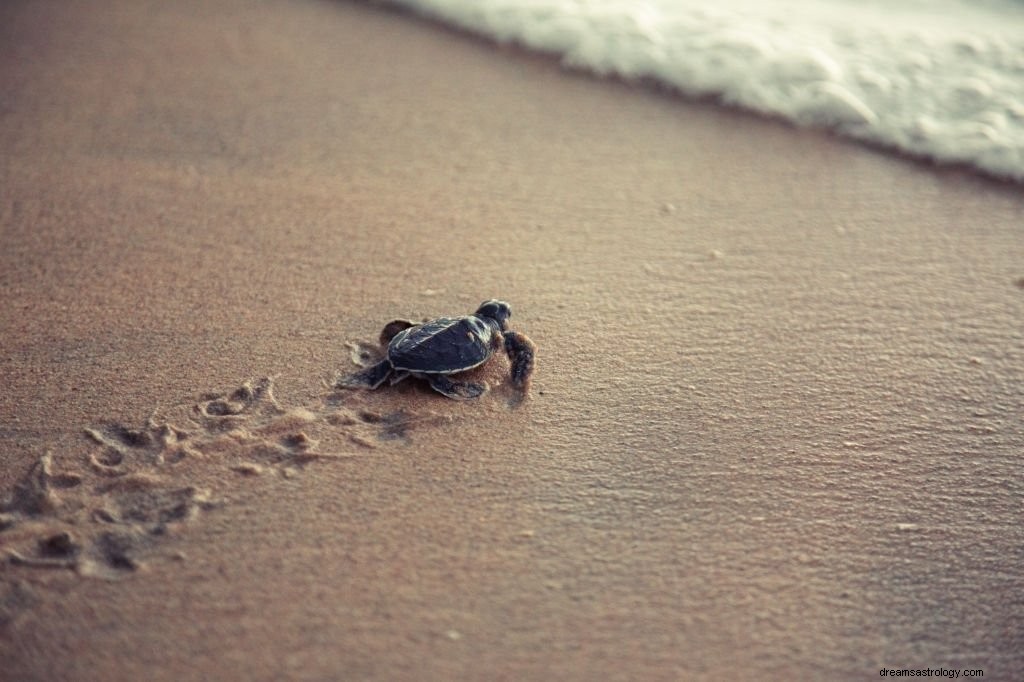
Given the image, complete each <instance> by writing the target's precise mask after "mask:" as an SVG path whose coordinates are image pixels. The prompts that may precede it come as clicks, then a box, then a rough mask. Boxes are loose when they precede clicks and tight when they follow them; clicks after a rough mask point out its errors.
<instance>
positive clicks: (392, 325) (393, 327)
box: [380, 320, 416, 348]
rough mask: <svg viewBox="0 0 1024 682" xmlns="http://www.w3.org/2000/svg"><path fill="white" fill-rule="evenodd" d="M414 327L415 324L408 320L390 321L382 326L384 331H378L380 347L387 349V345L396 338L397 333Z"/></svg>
mask: <svg viewBox="0 0 1024 682" xmlns="http://www.w3.org/2000/svg"><path fill="white" fill-rule="evenodd" d="M415 326H416V323H415V322H411V321H409V320H391V321H390V322H388V323H387V324H386V325H384V329H382V330H381V331H380V345H382V346H384V347H385V348H387V346H388V344H389V343H391V339H393V338H395V337H396V336H398V333H399V332H402V331H405V330H406V329H409V328H410V327H415Z"/></svg>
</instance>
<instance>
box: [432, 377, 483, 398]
mask: <svg viewBox="0 0 1024 682" xmlns="http://www.w3.org/2000/svg"><path fill="white" fill-rule="evenodd" d="M424 378H425V379H426V380H427V381H429V382H430V387H431V388H432V389H434V390H435V391H437V392H438V393H440V394H442V395H446V396H448V397H449V398H452V399H454V400H472V399H473V398H479V397H480V396H482V395H483V394H484V391H486V390H487V387H486V386H484V385H483V384H476V383H473V382H470V381H452V380H451V379H449V378H448V377H446V376H445V375H443V374H428V375H426V376H425V377H424Z"/></svg>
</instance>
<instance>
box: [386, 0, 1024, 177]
mask: <svg viewBox="0 0 1024 682" xmlns="http://www.w3.org/2000/svg"><path fill="white" fill-rule="evenodd" d="M390 1H391V2H392V3H393V4H397V5H402V6H405V7H408V8H410V9H413V10H414V11H416V12H419V13H422V14H424V15H427V16H430V17H432V18H435V19H439V20H441V21H444V22H448V23H450V24H453V25H456V26H458V27H460V28H463V29H467V30H469V31H472V32H474V33H477V34H481V35H484V36H487V37H490V38H492V39H494V40H496V41H499V42H511V43H516V44H519V45H522V46H524V47H526V48H529V49H534V50H538V51H543V52H548V53H553V54H557V55H560V57H561V59H562V62H563V63H564V64H565V65H566V66H567V67H570V68H574V69H582V70H586V71H591V72H593V73H595V74H598V75H614V76H618V77H624V78H649V79H654V80H656V81H659V82H661V83H662V84H664V85H667V86H669V87H670V88H672V89H674V90H676V91H679V92H681V93H684V94H686V95H691V96H696V97H713V98H716V99H717V100H718V101H720V102H721V103H723V104H726V105H732V106H737V107H741V108H744V109H748V110H753V111H756V112H760V113H763V114H768V115H772V116H778V117H782V118H784V119H787V120H789V121H792V122H793V123H795V124H797V125H809V126H816V127H823V128H829V129H831V130H833V131H835V132H836V133H838V134H840V135H843V136H847V137H850V138H853V139H856V140H861V141H865V142H869V143H872V144H875V145H879V146H882V147H885V148H888V149H895V150H900V151H902V152H905V153H907V154H910V155H912V156H915V157H920V158H927V159H931V160H934V161H936V162H940V163H960V164H966V165H969V166H973V167H975V168H976V169H978V170H979V171H981V172H983V173H986V174H989V175H992V176H996V177H999V178H1003V179H1010V180H1016V181H1018V182H1024V2H1021V0H760V1H758V0H715V1H714V2H709V1H700V0H390Z"/></svg>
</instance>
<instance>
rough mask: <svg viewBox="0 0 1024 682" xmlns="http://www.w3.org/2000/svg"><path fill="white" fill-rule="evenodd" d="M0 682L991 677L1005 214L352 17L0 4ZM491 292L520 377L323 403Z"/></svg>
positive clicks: (814, 146)
mask: <svg viewBox="0 0 1024 682" xmlns="http://www.w3.org/2000/svg"><path fill="white" fill-rule="evenodd" d="M0 93H2V95H0V239H2V244H3V248H2V249H0V292H2V298H3V305H2V306H0V383H2V386H3V388H2V390H0V448H2V454H0V457H2V460H0V461H2V466H0V559H2V560H0V671H2V672H0V678H2V679H4V680H8V679H9V680H12V681H13V680H19V681H21V680H25V681H28V680H55V679H66V680H138V679H148V680H182V679H197V680H198V679H210V680H271V679H289V680H598V679H600V680H678V679H708V680H711V679H716V680H720V679H848V680H856V679H875V678H878V676H879V670H880V669H882V668H914V669H921V668H933V669H936V668H940V667H944V668H946V669H980V670H984V676H985V678H986V679H1013V678H1015V677H1016V676H1019V675H1020V671H1021V670H1022V669H1024V615H1022V614H1024V602H1022V595H1024V570H1022V568H1021V566H1022V565H1024V483H1022V479H1021V473H1020V472H1021V466H1022V463H1024V462H1022V457H1024V428H1022V416H1024V326H1022V324H1021V320H1024V233H1022V225H1024V192H1022V189H1021V186H1019V185H1013V184H1004V183H999V182H995V181H990V180H987V179H984V178H981V177H977V176H975V175H973V174H971V173H970V172H969V171H967V170H963V169H957V168H935V167H932V166H930V165H927V164H922V163H918V162H913V161H908V160H904V159H901V158H898V157H896V156H893V155H889V154H884V153H881V152H878V151H874V150H871V149H867V148H864V147H861V146H858V145H856V144H853V143H850V142H846V141H842V140H838V139H835V138H833V137H832V136H830V135H828V134H826V133H821V132H814V131H807V130H798V129H795V128H793V127H791V126H789V125H786V124H784V123H781V122H778V121H773V120H766V119H762V118H758V117H755V116H751V115H746V114H742V113H736V112H733V111H729V110H726V109H723V108H720V107H717V106H715V105H713V104H706V103H693V102H687V101H685V100H683V99H681V98H679V97H676V96H673V95H671V94H667V93H661V92H657V91H655V89H653V88H650V87H646V86H644V85H640V84H629V83H622V82H614V81H602V80H598V79H595V78H591V77H588V76H585V75H582V74H575V73H571V72H567V71H565V70H564V69H562V68H560V67H559V65H558V64H557V62H556V61H554V60H552V59H550V58H548V57H544V56H538V55H531V54H526V53H523V52H522V51H520V50H518V49H515V48H511V47H500V46H494V45H491V44H489V43H487V42H484V41H482V40H478V39H475V38H472V37H468V36H466V35H464V34H461V33H458V32H455V31H452V30H449V29H446V28H444V27H442V26H440V25H438V24H435V23H432V22H428V21H424V20H421V19H417V18H415V17H414V16H412V15H409V14H406V13H403V12H396V11H391V10H388V9H385V8H382V7H379V6H376V5H373V4H363V3H350V2H340V1H324V0H302V1H298V2H284V1H283V0H270V1H269V2H264V3H251V2H242V1H241V0H239V1H233V0H223V1H218V2H216V3H203V2H198V1H193V0H188V1H185V2H177V3H161V2H129V1H128V0H111V1H106V0H103V1H100V0H96V1H94V2H84V1H83V2H47V1H44V2H6V3H3V4H2V5H0ZM490 298H501V299H504V300H507V301H509V302H510V303H511V304H512V306H513V309H514V316H513V318H512V324H513V327H514V328H515V329H517V330H519V331H521V332H522V333H524V334H526V335H528V336H529V337H530V338H532V340H533V341H534V342H535V343H536V345H537V347H538V357H537V370H536V374H535V376H534V379H533V386H532V390H531V392H530V394H529V397H528V398H527V399H526V400H523V401H519V400H517V393H516V391H515V390H514V389H513V387H512V386H510V384H509V381H508V362H507V361H506V360H505V359H504V358H503V357H496V358H495V359H494V360H493V361H492V362H490V363H488V365H487V366H486V367H485V368H484V369H482V370H480V371H478V372H477V375H478V377H477V378H478V379H479V380H484V381H486V382H487V383H488V384H489V386H490V391H489V392H488V393H487V394H485V395H484V396H483V397H482V398H480V399H478V400H476V401H467V402H456V401H452V400H448V399H446V398H444V397H443V396H440V395H438V394H437V393H434V392H433V391H431V390H430V388H429V387H428V386H427V385H426V384H424V383H422V382H416V381H406V382H403V383H401V384H398V385H396V386H393V387H387V388H383V389H381V390H378V391H373V392H359V391H349V390H343V389H339V388H336V387H335V382H336V381H337V380H338V378H339V377H340V376H342V375H344V374H346V373H348V372H352V371H354V370H356V369H358V367H357V366H356V365H355V364H354V363H353V356H354V355H357V353H355V352H354V351H353V348H355V349H362V348H369V347H371V346H372V343H373V341H374V340H375V339H376V338H377V336H378V333H379V332H380V329H381V327H382V326H383V325H384V323H386V322H388V321H389V320H393V319H396V318H410V319H413V320H420V319H424V318H431V317H437V316H440V315H462V314H469V313H471V312H472V311H473V310H474V309H475V308H476V307H477V306H478V305H479V304H480V302H481V301H484V300H486V299H490Z"/></svg>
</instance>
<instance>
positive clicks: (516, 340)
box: [505, 330, 537, 391]
mask: <svg viewBox="0 0 1024 682" xmlns="http://www.w3.org/2000/svg"><path fill="white" fill-rule="evenodd" d="M505 352H506V353H508V359H509V361H510V362H511V364H512V369H511V374H512V383H513V384H514V385H515V386H516V388H519V389H521V390H523V391H528V390H530V378H531V377H532V376H533V364H534V359H535V358H536V356H537V346H536V345H535V344H534V343H533V341H531V340H530V339H529V338H527V336H526V335H525V334H520V333H519V332H514V331H511V330H509V331H506V332H505Z"/></svg>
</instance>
